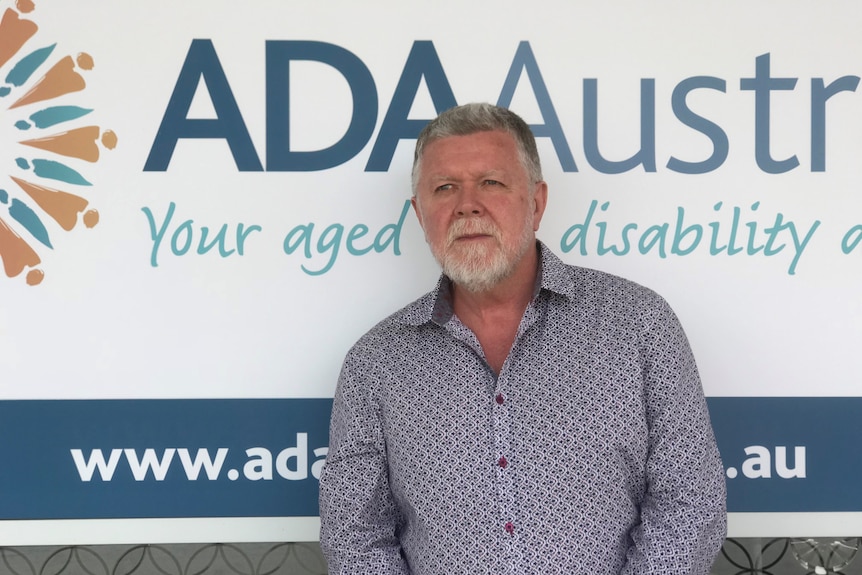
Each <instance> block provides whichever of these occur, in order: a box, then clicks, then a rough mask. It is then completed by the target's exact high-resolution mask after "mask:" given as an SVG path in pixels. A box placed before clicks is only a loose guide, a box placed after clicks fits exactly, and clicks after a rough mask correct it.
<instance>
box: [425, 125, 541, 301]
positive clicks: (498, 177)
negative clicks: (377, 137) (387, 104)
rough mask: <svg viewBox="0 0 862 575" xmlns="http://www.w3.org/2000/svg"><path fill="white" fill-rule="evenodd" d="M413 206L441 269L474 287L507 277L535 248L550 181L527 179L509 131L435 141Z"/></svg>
mask: <svg viewBox="0 0 862 575" xmlns="http://www.w3.org/2000/svg"><path fill="white" fill-rule="evenodd" d="M415 193H416V195H415V197H414V198H413V207H414V209H415V210H416V215H417V216H418V217H419V223H420V224H421V226H422V229H423V230H424V231H425V239H426V240H427V241H428V244H429V245H430V246H431V252H432V253H433V254H434V257H435V258H436V259H437V261H438V263H439V264H440V266H441V267H442V268H443V272H444V273H445V274H446V275H447V276H449V277H450V278H451V279H452V280H453V281H454V282H455V283H456V284H458V285H460V286H462V287H464V288H466V289H468V290H470V291H474V292H481V291H487V290H488V289H490V288H492V287H494V286H495V285H497V284H498V283H499V282H500V281H501V280H503V279H505V278H507V277H509V276H511V275H512V274H513V273H514V272H515V271H516V270H517V268H518V265H519V264H521V263H522V262H523V259H524V256H525V254H526V253H527V251H528V250H530V249H534V245H535V231H536V230H538V229H539V222H540V221H541V219H542V213H543V212H544V209H545V202H546V200H547V185H546V184H545V183H544V182H539V183H535V182H531V181H530V178H529V175H528V174H527V171H526V170H525V169H524V166H523V164H522V163H521V158H520V156H519V155H518V147H517V144H516V143H515V140H514V138H513V137H512V136H511V135H509V134H508V133H506V132H502V131H494V132H478V133H476V134H471V135H469V136H451V137H448V138H442V139H439V140H434V141H432V142H431V143H429V144H428V145H427V146H426V147H425V150H424V154H423V155H422V160H421V164H420V172H419V178H418V181H417V185H416V190H415Z"/></svg>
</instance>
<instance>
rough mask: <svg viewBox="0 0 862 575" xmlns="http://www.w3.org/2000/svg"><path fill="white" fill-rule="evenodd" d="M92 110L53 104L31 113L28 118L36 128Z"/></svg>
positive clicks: (75, 117)
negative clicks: (50, 106)
mask: <svg viewBox="0 0 862 575" xmlns="http://www.w3.org/2000/svg"><path fill="white" fill-rule="evenodd" d="M92 111H93V110H92V109H87V108H81V107H80V106H54V107H52V108H45V109H44V110H39V111H38V112H36V113H34V114H32V115H31V116H30V120H31V121H32V122H33V124H35V126H36V127H37V128H50V127H51V126H55V125H57V124H59V123H61V122H68V121H69V120H76V119H78V118H80V117H81V116H86V115H87V114H89V113H90V112H92Z"/></svg>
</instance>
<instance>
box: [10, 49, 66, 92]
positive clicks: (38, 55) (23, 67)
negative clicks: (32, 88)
mask: <svg viewBox="0 0 862 575" xmlns="http://www.w3.org/2000/svg"><path fill="white" fill-rule="evenodd" d="M55 46H56V44H52V45H51V46H46V47H44V48H39V49H38V50H36V51H35V52H31V53H30V54H28V55H26V56H24V57H23V58H21V60H20V61H19V62H18V63H17V64H15V67H14V68H12V69H11V70H10V71H9V74H8V75H7V76H6V83H7V84H12V85H13V86H23V85H24V82H26V81H27V80H29V79H30V76H32V75H33V72H35V71H36V69H37V68H38V67H39V66H41V65H42V64H44V63H45V60H47V59H48V56H50V55H51V52H53V51H54V47H55Z"/></svg>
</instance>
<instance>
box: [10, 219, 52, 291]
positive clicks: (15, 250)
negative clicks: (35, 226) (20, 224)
mask: <svg viewBox="0 0 862 575" xmlns="http://www.w3.org/2000/svg"><path fill="white" fill-rule="evenodd" d="M0 258H2V260H3V269H4V270H5V271H6V275H7V276H8V277H10V278H13V277H15V276H17V275H18V274H20V273H21V272H22V271H24V268H25V267H28V266H29V267H33V266H36V265H39V263H40V262H41V261H42V260H41V259H39V254H37V253H36V252H35V251H33V248H31V247H30V244H28V243H27V242H26V241H24V238H22V237H21V236H19V235H18V234H16V233H15V232H14V231H13V230H12V228H10V227H9V226H8V225H7V224H6V222H4V221H3V218H0Z"/></svg>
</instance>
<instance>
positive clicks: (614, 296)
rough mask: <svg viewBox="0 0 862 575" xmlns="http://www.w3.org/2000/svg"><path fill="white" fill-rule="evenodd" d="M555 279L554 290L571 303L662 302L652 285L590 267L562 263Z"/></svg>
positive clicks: (654, 303) (662, 304) (628, 303)
mask: <svg viewBox="0 0 862 575" xmlns="http://www.w3.org/2000/svg"><path fill="white" fill-rule="evenodd" d="M556 283H557V285H556V289H555V290H554V291H558V292H561V293H563V294H564V295H567V296H569V297H570V298H571V299H572V300H573V301H574V302H575V303H580V304H589V303H600V302H603V303H619V304H624V305H632V304H641V305H646V306H653V305H661V306H664V305H666V303H665V301H664V298H662V296H661V295H659V294H658V293H657V292H655V291H654V290H653V289H651V288H649V287H647V286H644V285H642V284H640V283H638V282H636V281H633V280H630V279H627V278H624V277H622V276H618V275H615V274H612V273H609V272H605V271H602V270H598V269H594V268H589V267H583V266H577V265H571V264H562V266H561V267H560V268H559V273H558V281H557V282H556Z"/></svg>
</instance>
